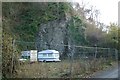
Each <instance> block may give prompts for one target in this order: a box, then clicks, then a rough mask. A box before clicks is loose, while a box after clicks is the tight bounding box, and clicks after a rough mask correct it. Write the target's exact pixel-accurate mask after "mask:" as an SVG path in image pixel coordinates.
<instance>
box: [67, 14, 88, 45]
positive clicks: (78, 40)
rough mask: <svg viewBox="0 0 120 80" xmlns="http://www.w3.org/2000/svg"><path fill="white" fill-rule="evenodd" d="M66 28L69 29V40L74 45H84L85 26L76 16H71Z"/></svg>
mask: <svg viewBox="0 0 120 80" xmlns="http://www.w3.org/2000/svg"><path fill="white" fill-rule="evenodd" d="M68 26H69V29H70V31H69V33H70V38H71V39H72V40H73V41H74V42H75V44H76V45H85V43H86V40H85V35H84V32H85V25H84V23H83V22H82V20H81V19H80V18H79V17H77V16H73V17H72V18H71V21H70V24H69V25H68Z"/></svg>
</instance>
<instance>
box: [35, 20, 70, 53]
mask: <svg viewBox="0 0 120 80" xmlns="http://www.w3.org/2000/svg"><path fill="white" fill-rule="evenodd" d="M68 22H69V20H65V19H62V20H55V21H51V22H49V23H47V24H41V25H40V28H39V32H38V35H37V39H36V40H37V41H36V42H38V43H37V49H38V51H41V50H45V49H55V50H58V51H59V52H60V53H65V52H68V46H64V45H69V44H70V38H69V37H68V34H69V33H68V29H67V25H68Z"/></svg>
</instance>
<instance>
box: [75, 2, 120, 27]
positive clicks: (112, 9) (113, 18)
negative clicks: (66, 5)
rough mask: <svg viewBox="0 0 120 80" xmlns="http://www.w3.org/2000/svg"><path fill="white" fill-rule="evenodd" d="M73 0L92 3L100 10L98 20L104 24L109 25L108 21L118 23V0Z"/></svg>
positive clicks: (89, 4)
mask: <svg viewBox="0 0 120 80" xmlns="http://www.w3.org/2000/svg"><path fill="white" fill-rule="evenodd" d="M74 1H75V2H79V3H80V4H81V2H82V1H83V3H85V4H87V3H88V4H87V6H91V5H93V6H94V7H96V9H98V10H99V11H100V16H99V21H100V22H103V23H104V24H105V25H109V24H110V22H112V23H118V2H119V1H120V0H74Z"/></svg>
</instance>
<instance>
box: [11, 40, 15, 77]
mask: <svg viewBox="0 0 120 80" xmlns="http://www.w3.org/2000/svg"><path fill="white" fill-rule="evenodd" d="M12 46H13V53H12V61H11V66H12V67H11V77H12V75H13V74H12V73H13V67H14V48H15V47H14V46H15V39H13V42H12Z"/></svg>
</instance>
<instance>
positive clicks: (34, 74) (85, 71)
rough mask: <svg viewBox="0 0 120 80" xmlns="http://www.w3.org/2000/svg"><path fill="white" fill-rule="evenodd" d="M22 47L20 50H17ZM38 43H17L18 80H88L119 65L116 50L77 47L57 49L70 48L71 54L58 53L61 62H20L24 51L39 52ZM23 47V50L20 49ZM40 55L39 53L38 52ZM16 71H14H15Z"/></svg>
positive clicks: (15, 50)
mask: <svg viewBox="0 0 120 80" xmlns="http://www.w3.org/2000/svg"><path fill="white" fill-rule="evenodd" d="M17 45H19V47H17ZM34 45H35V42H22V41H15V42H14V44H13V46H14V52H13V62H12V64H13V67H14V65H16V67H15V69H16V77H18V78H85V77H89V76H90V74H92V73H93V72H96V71H99V70H103V69H105V68H107V67H109V66H111V65H113V63H116V62H117V60H118V59H117V57H118V55H117V50H116V49H111V48H100V47H97V46H95V47H86V46H75V45H56V46H60V47H67V48H68V51H67V52H66V51H62V50H61V51H60V49H58V50H57V49H56V48H53V49H52V50H57V51H59V53H60V54H59V55H60V58H59V59H60V60H61V61H59V62H46V61H45V62H40V61H36V62H30V57H27V58H26V57H24V58H25V59H27V60H24V59H23V60H21V61H20V58H21V51H30V50H37V47H33V46H34ZM20 46H21V47H20ZM38 52H39V51H38ZM22 58H23V57H22ZM13 69H14V68H13Z"/></svg>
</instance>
